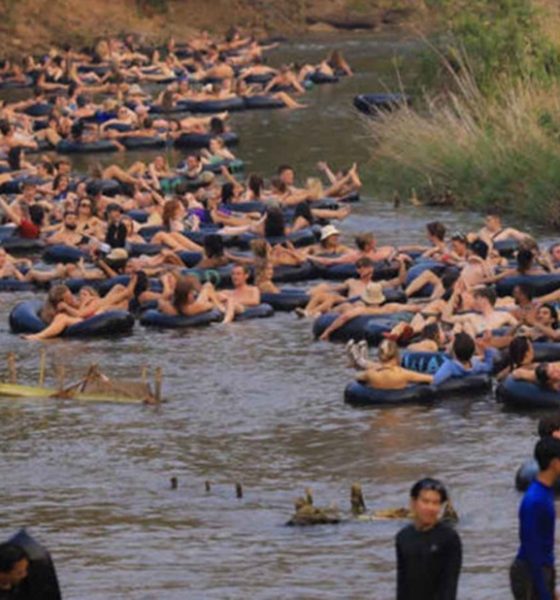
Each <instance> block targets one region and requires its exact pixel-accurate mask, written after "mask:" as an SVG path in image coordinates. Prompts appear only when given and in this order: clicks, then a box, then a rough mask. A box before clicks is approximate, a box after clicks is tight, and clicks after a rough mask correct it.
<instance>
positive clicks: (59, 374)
mask: <svg viewBox="0 0 560 600" xmlns="http://www.w3.org/2000/svg"><path fill="white" fill-rule="evenodd" d="M56 379H57V381H58V389H60V390H63V389H64V380H65V379H66V367H65V366H64V365H60V364H59V365H56Z"/></svg>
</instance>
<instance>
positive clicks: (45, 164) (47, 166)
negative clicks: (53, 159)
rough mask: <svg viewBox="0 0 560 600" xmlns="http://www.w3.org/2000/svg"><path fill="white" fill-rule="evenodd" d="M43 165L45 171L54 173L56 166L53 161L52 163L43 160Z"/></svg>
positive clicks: (50, 173)
mask: <svg viewBox="0 0 560 600" xmlns="http://www.w3.org/2000/svg"><path fill="white" fill-rule="evenodd" d="M41 166H42V167H43V169H45V171H46V172H47V173H48V174H49V175H52V174H53V173H54V167H53V165H52V163H50V162H49V161H48V160H44V161H42V162H41Z"/></svg>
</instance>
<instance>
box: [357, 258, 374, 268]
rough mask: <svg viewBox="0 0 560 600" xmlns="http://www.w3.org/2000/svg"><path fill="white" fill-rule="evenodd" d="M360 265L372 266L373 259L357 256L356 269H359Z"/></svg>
mask: <svg viewBox="0 0 560 600" xmlns="http://www.w3.org/2000/svg"><path fill="white" fill-rule="evenodd" d="M362 267H373V261H372V260H371V258H368V257H367V256H362V257H361V258H358V260H357V261H356V269H361V268H362Z"/></svg>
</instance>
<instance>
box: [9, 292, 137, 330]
mask: <svg viewBox="0 0 560 600" xmlns="http://www.w3.org/2000/svg"><path fill="white" fill-rule="evenodd" d="M42 306H43V303H42V302H41V301H40V300H26V301H24V302H20V303H19V304H17V305H16V306H15V307H14V308H13V309H12V311H11V313H10V329H11V331H12V333H39V332H40V331H43V329H45V327H46V324H45V322H44V321H43V320H42V319H41V318H40V316H39V313H40V311H41V308H42ZM133 326H134V317H133V316H132V315H131V314H130V313H129V312H126V311H121V310H113V311H108V312H104V313H101V314H99V315H94V316H93V317H90V318H89V319H84V320H83V321H81V322H80V323H76V324H75V325H71V326H70V327H68V328H67V329H66V330H65V331H64V333H63V334H62V335H63V337H92V336H112V335H120V334H124V333H129V332H130V331H131V330H132V328H133Z"/></svg>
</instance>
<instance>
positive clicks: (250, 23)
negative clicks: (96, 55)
mask: <svg viewBox="0 0 560 600" xmlns="http://www.w3.org/2000/svg"><path fill="white" fill-rule="evenodd" d="M0 8H1V9H2V14H3V20H2V21H3V22H2V24H1V25H0V45H1V47H2V53H3V54H4V55H6V56H13V57H19V56H21V54H22V53H27V52H43V51H45V50H48V48H49V47H50V46H51V45H52V44H56V45H60V44H61V43H65V42H68V43H71V44H72V45H75V46H83V45H90V44H92V43H94V42H95V41H96V40H97V39H98V38H99V37H101V36H108V35H118V34H122V33H123V32H132V33H135V34H137V35H139V36H140V37H141V38H143V39H145V40H146V41H147V42H150V43H159V42H162V41H164V40H166V39H168V38H169V37H170V36H171V35H173V36H176V38H177V39H179V40H184V39H186V38H188V37H189V36H191V35H194V34H195V33H196V32H197V31H200V30H204V29H207V30H209V31H211V32H213V33H222V32H224V31H226V30H227V29H228V28H229V27H231V26H232V25H239V26H242V27H243V28H244V29H246V30H249V31H251V32H253V33H255V34H256V35H258V36H260V37H266V36H270V35H283V36H286V35H287V36H290V35H297V34H303V33H305V32H307V31H314V32H318V31H320V32H336V31H341V32H347V31H348V30H356V29H361V30H370V31H380V30H383V29H385V28H388V27H405V26H408V25H409V24H411V23H414V24H415V25H419V24H420V23H421V22H423V20H424V19H425V13H426V8H425V5H424V2H423V0H398V1H396V2H394V1H393V2H391V1H389V0H325V1H322V0H311V1H310V2H303V1H301V0H300V1H296V2H293V1H288V0H279V1H277V2H268V1H264V0H216V1H215V2H205V1H204V0H188V1H185V0H121V1H120V2H113V1H111V0H92V2H88V3H84V2H80V1H79V0H57V2H48V1H47V0H0Z"/></svg>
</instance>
